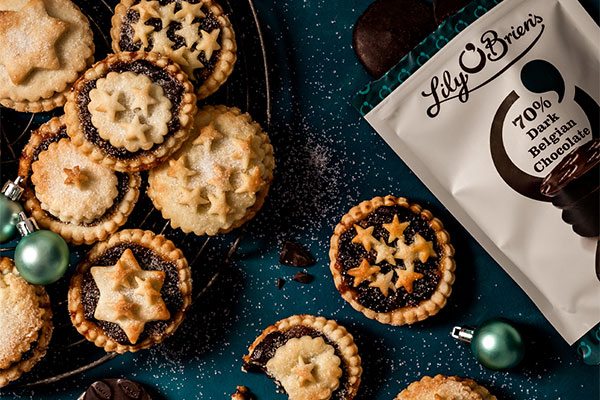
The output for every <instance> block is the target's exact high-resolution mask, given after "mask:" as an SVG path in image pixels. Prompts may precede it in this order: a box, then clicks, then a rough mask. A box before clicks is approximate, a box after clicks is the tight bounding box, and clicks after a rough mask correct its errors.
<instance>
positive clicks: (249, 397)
mask: <svg viewBox="0 0 600 400" xmlns="http://www.w3.org/2000/svg"><path fill="white" fill-rule="evenodd" d="M231 400H256V396H254V395H253V394H252V393H251V392H250V389H248V388H247V387H246V386H238V387H237V389H236V391H235V393H234V394H233V395H231Z"/></svg>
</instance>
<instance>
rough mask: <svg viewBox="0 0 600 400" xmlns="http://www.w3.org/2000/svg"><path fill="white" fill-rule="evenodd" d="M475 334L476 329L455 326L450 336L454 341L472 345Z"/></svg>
mask: <svg viewBox="0 0 600 400" xmlns="http://www.w3.org/2000/svg"><path fill="white" fill-rule="evenodd" d="M474 334H475V329H474V328H471V327H468V326H464V327H463V326H455V327H454V328H452V332H450V335H451V336H452V337H453V338H454V339H458V340H460V341H461V342H466V343H471V340H473V335H474Z"/></svg>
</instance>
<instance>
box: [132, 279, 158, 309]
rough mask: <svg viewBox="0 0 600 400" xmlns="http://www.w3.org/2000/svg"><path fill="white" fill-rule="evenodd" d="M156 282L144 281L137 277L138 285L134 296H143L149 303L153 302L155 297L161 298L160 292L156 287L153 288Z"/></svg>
mask: <svg viewBox="0 0 600 400" xmlns="http://www.w3.org/2000/svg"><path fill="white" fill-rule="evenodd" d="M154 281H155V280H152V279H142V278H140V277H139V276H136V277H135V283H137V287H136V288H135V290H134V291H133V293H134V294H137V295H139V296H143V297H145V298H146V301H147V302H149V303H150V302H152V301H153V300H154V298H155V297H160V296H161V294H160V290H156V288H155V287H154V286H152V284H153V282H154Z"/></svg>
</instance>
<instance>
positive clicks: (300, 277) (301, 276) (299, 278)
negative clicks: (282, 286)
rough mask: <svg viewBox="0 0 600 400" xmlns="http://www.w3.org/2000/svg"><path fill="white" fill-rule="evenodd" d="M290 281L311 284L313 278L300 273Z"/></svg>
mask: <svg viewBox="0 0 600 400" xmlns="http://www.w3.org/2000/svg"><path fill="white" fill-rule="evenodd" d="M292 279H293V280H295V281H296V282H300V283H311V282H312V281H313V279H314V276H312V275H310V274H307V273H306V272H302V271H300V272H298V273H297V274H296V275H294V277H293V278H292Z"/></svg>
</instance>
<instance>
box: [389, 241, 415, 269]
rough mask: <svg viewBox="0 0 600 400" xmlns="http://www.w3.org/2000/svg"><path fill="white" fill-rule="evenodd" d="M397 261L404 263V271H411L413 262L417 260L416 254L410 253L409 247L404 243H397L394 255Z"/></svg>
mask: <svg viewBox="0 0 600 400" xmlns="http://www.w3.org/2000/svg"><path fill="white" fill-rule="evenodd" d="M394 257H396V258H397V259H399V260H402V261H404V266H405V267H406V269H413V268H414V265H415V264H414V263H415V260H416V259H417V254H416V253H415V252H414V251H412V249H411V248H410V246H409V245H407V244H406V243H404V242H403V241H398V244H397V248H396V254H395V255H394Z"/></svg>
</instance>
